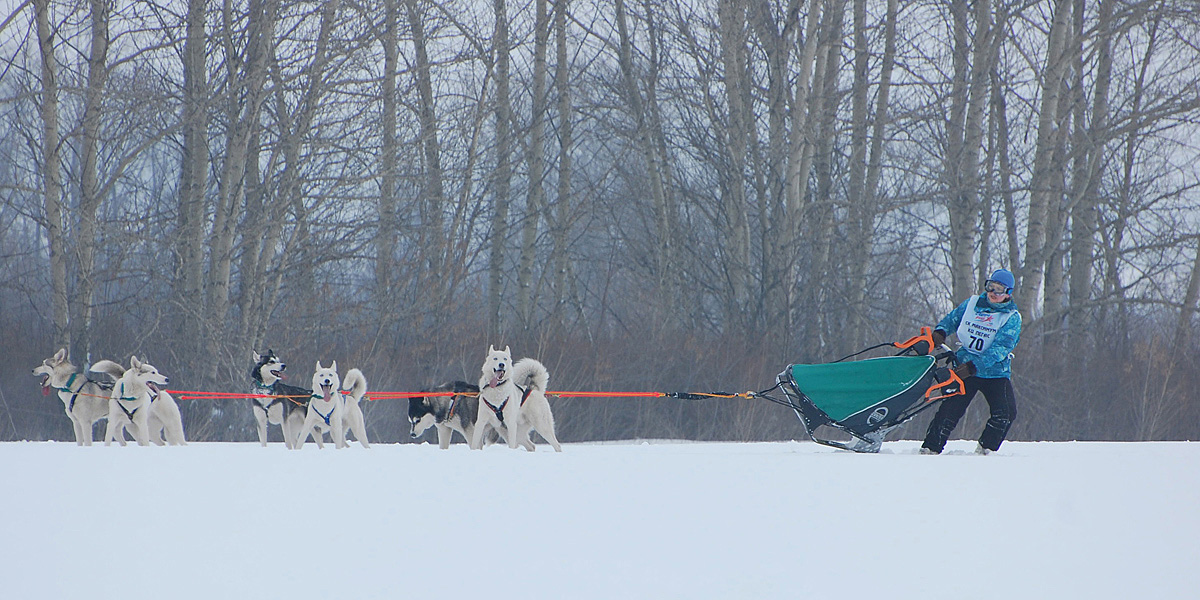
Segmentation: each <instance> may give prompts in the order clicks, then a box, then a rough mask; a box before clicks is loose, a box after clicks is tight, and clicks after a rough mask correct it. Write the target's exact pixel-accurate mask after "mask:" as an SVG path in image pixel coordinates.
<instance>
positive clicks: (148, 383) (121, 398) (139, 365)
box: [92, 356, 187, 446]
mask: <svg viewBox="0 0 1200 600" xmlns="http://www.w3.org/2000/svg"><path fill="white" fill-rule="evenodd" d="M92 370H94V371H102V372H105V373H113V374H116V373H118V372H119V373H120V377H119V378H118V379H117V381H116V383H115V384H114V385H113V389H112V396H111V397H110V398H109V400H108V427H107V428H106V431H105V433H104V445H105V446H108V445H110V444H112V442H113V440H116V441H117V442H118V443H120V444H121V445H122V446H124V445H125V432H126V431H128V432H129V433H130V434H132V435H133V439H134V440H135V441H136V442H137V443H138V445H139V446H146V445H148V444H150V443H151V442H153V443H154V444H157V445H159V446H161V445H163V444H164V441H163V438H164V437H165V438H166V441H165V443H167V444H170V445H172V446H185V445H187V441H186V439H185V438H184V434H183V418H182V415H181V414H180V412H179V405H178V404H177V403H176V402H175V398H174V397H172V396H171V394H170V392H168V391H166V390H164V389H162V386H165V385H167V383H168V381H169V380H168V379H167V376H166V375H163V374H162V373H159V372H158V369H157V368H155V367H154V365H152V364H150V363H148V362H143V361H140V360H138V357H136V356H131V357H130V358H129V369H125V368H124V367H122V366H121V365H119V364H117V363H115V362H113V361H111V360H102V361H99V362H97V363H96V364H95V365H92Z"/></svg>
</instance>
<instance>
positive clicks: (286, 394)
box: [249, 350, 312, 448]
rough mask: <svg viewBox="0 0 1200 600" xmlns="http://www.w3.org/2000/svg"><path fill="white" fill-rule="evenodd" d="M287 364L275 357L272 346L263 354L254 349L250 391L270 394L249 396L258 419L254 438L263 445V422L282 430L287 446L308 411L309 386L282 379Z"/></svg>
mask: <svg viewBox="0 0 1200 600" xmlns="http://www.w3.org/2000/svg"><path fill="white" fill-rule="evenodd" d="M285 369H287V364H286V363H284V362H283V361H281V360H279V357H278V356H276V355H275V351H274V350H267V353H266V354H259V353H257V352H254V368H253V369H251V370H250V378H251V379H253V380H254V386H253V389H251V390H250V393H251V394H253V395H255V396H263V395H270V396H274V397H273V398H250V399H249V400H250V409H251V410H252V411H253V412H254V420H255V421H256V422H257V423H258V441H259V443H261V444H262V445H263V447H264V448H265V447H266V446H267V425H268V424H271V425H279V427H280V428H281V429H282V430H283V444H284V445H285V446H287V447H288V448H291V447H292V446H294V445H295V444H296V436H297V435H299V433H300V426H301V425H303V424H304V417H305V414H306V413H307V411H308V400H309V398H310V397H312V390H306V389H304V388H301V387H296V386H294V385H288V384H286V383H284V382H283V377H284V375H283V371H284V370H285Z"/></svg>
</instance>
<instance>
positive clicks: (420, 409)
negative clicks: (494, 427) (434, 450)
mask: <svg viewBox="0 0 1200 600" xmlns="http://www.w3.org/2000/svg"><path fill="white" fill-rule="evenodd" d="M423 391H425V392H429V393H436V394H438V395H436V396H415V397H412V398H409V399H408V424H409V430H408V433H409V435H410V436H412V438H413V439H416V438H419V437H421V434H422V433H425V430H426V429H429V428H430V427H436V428H437V436H438V447H440V448H441V449H442V450H445V449H447V448H449V447H450V438H451V436H453V435H454V432H455V431H457V432H458V433H459V435H461V436H463V440H464V441H466V442H467V443H468V444H470V443H471V441H472V439H473V437H474V435H475V417H476V416H477V415H478V414H479V398H477V397H476V395H477V394H478V393H479V386H477V385H474V384H471V383H467V382H465V381H450V382H446V383H442V384H439V385H436V386H434V387H432V388H429V389H426V390H423ZM451 392H453V393H454V395H453V396H450V395H444V394H449V393H451ZM491 438H492V439H494V436H491Z"/></svg>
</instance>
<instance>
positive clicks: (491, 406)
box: [471, 346, 562, 452]
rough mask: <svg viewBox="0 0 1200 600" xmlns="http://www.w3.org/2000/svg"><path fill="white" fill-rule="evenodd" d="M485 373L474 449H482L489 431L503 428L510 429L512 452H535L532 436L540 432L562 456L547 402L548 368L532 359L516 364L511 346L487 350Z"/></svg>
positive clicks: (481, 381) (480, 382) (480, 394)
mask: <svg viewBox="0 0 1200 600" xmlns="http://www.w3.org/2000/svg"><path fill="white" fill-rule="evenodd" d="M482 371H483V372H482V374H481V376H480V378H479V412H478V414H477V416H476V418H475V433H474V436H472V440H471V448H473V449H476V450H478V449H480V448H482V447H483V438H484V435H485V434H486V433H487V430H488V428H489V427H490V428H492V429H495V430H497V431H501V427H504V428H507V433H506V434H505V437H506V438H507V440H508V447H509V448H516V447H517V446H523V447H524V448H525V449H526V450H529V451H530V452H533V449H534V447H533V441H532V440H531V439H530V437H529V434H530V433H531V432H533V431H537V432H538V433H539V434H541V436H542V437H543V438H545V439H546V441H547V442H549V443H550V445H551V446H553V447H554V451H555V452H562V445H561V444H559V443H558V438H556V437H555V436H554V415H553V414H551V413H550V402H549V401H548V400H546V386H547V385H549V383H550V372H549V371H548V370H546V367H545V366H544V365H542V363H540V362H538V361H536V360H534V359H532V358H522V359H521V360H519V361H517V363H516V364H513V362H512V352H511V351H509V349H508V346H505V347H504V350H497V349H495V348H494V347H492V346H488V355H487V358H486V359H484V361H483V367H482Z"/></svg>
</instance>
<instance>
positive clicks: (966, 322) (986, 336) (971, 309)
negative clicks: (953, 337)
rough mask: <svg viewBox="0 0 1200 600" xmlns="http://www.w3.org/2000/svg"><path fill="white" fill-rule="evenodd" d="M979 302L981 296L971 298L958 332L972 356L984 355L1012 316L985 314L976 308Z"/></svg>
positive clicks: (1000, 313) (1003, 313) (997, 313)
mask: <svg viewBox="0 0 1200 600" xmlns="http://www.w3.org/2000/svg"><path fill="white" fill-rule="evenodd" d="M978 302H979V296H971V299H970V300H969V301H967V310H966V312H964V313H963V318H962V322H961V323H959V325H958V332H957V333H958V341H959V342H961V343H962V345H963V347H964V348H966V349H967V352H970V353H972V354H983V353H984V351H986V350H987V349H988V347H990V346H991V345H992V342H993V341H994V340H995V339H996V332H998V331H1000V328H1001V327H1003V326H1004V323H1006V322H1007V321H1008V318H1009V317H1011V316H1012V313H1011V312H983V311H981V310H979V309H978V308H977V307H976V304H977V303H978Z"/></svg>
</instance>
